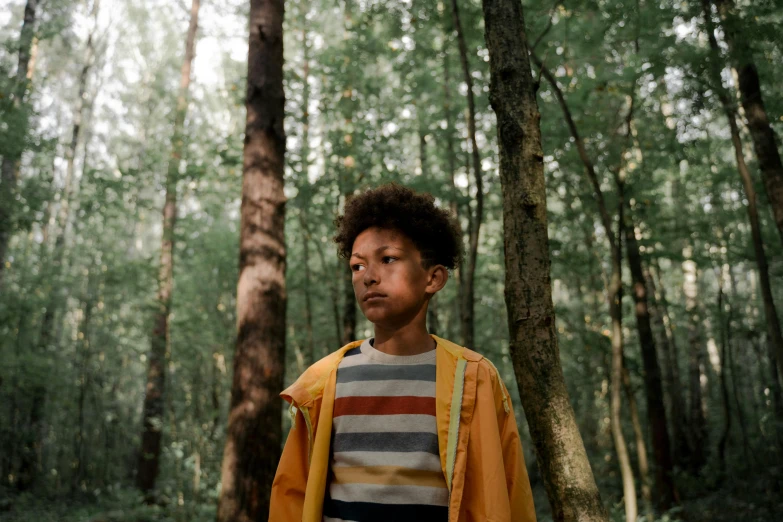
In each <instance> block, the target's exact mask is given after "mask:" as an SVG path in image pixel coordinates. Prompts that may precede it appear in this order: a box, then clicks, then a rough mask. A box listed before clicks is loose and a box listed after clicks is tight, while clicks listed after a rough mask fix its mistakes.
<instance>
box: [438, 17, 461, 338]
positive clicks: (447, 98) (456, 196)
mask: <svg viewBox="0 0 783 522" xmlns="http://www.w3.org/2000/svg"><path fill="white" fill-rule="evenodd" d="M447 20H448V17H446V16H445V15H444V24H445V25H446V26H448V22H447ZM451 32H452V31H449V30H448V28H447V29H446V30H444V33H445V34H444V38H445V39H446V40H447V41H448V37H449V34H450V33H451ZM444 48H445V49H448V48H449V46H448V45H445V44H444ZM450 84H451V72H450V68H449V54H448V51H445V52H444V55H443V113H444V119H445V121H446V129H445V133H446V140H445V141H446V168H447V170H448V173H449V182H450V184H451V201H450V202H449V208H450V210H451V213H452V215H453V216H454V220H455V222H456V224H457V227H458V230H459V233H460V234H459V237H460V240H461V238H462V223H461V222H460V212H459V207H460V204H459V202H460V191H459V189H458V188H457V184H456V183H455V181H454V174H455V172H456V169H457V167H456V162H457V157H456V153H455V151H454V120H453V117H452V107H451V90H450V89H449V85H450ZM455 276H456V280H457V299H456V311H457V314H456V317H457V320H458V322H459V324H460V328H461V324H462V320H461V310H462V302H463V295H462V294H463V284H462V279H463V277H462V270H460V269H459V268H457V269H456V270H455ZM451 325H452V321H449V326H451Z"/></svg>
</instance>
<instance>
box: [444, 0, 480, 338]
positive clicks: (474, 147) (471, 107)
mask: <svg viewBox="0 0 783 522" xmlns="http://www.w3.org/2000/svg"><path fill="white" fill-rule="evenodd" d="M451 13H452V19H453V21H454V29H455V30H456V32H457V43H458V45H459V55H460V61H461V63H462V75H463V79H464V80H465V85H466V86H467V88H468V94H467V98H468V117H467V120H468V139H469V140H470V151H471V152H470V157H471V164H472V166H473V176H474V178H475V182H476V213H475V216H473V221H472V222H473V226H471V227H470V234H469V238H468V251H467V256H466V261H467V263H466V265H465V267H464V268H463V269H462V270H461V272H460V273H461V275H462V277H463V285H462V287H463V288H462V303H461V305H462V307H461V316H462V317H461V320H462V344H464V345H465V346H467V347H468V348H471V349H474V350H475V349H477V348H476V344H475V311H474V310H475V303H474V301H475V297H474V296H475V288H474V287H475V276H476V260H477V257H478V242H479V232H480V230H481V222H482V220H483V219H484V180H483V175H482V172H481V158H480V156H479V151H478V144H477V143H476V102H475V99H474V95H473V77H472V76H471V75H470V64H469V63H468V49H467V46H466V44H465V36H464V34H463V31H462V21H461V19H460V15H459V5H458V3H457V0H451ZM468 212H470V207H468Z"/></svg>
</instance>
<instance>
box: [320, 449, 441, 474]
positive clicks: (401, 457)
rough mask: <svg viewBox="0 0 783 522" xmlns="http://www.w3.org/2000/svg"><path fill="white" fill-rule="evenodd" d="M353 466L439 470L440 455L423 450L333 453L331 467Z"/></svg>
mask: <svg viewBox="0 0 783 522" xmlns="http://www.w3.org/2000/svg"><path fill="white" fill-rule="evenodd" d="M353 466H404V467H406V468H414V469H421V470H426V471H440V472H441V473H442V472H443V468H441V465H440V455H434V454H432V453H428V452H424V451H343V452H341V453H336V454H335V455H334V460H333V462H332V468H335V467H353Z"/></svg>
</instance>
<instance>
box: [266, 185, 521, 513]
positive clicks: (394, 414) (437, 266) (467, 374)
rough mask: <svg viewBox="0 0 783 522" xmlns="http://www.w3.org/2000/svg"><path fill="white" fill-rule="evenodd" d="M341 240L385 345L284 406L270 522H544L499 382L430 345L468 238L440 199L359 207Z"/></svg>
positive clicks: (317, 370) (366, 347) (442, 345)
mask: <svg viewBox="0 0 783 522" xmlns="http://www.w3.org/2000/svg"><path fill="white" fill-rule="evenodd" d="M335 224H336V225H337V228H338V233H337V235H336V236H335V238H334V240H335V242H336V243H337V244H338V246H339V251H340V255H341V257H345V258H348V260H349V264H350V267H351V271H352V281H353V288H354V293H355V295H356V299H357V302H358V303H359V306H360V308H361V310H362V313H363V314H364V315H365V317H367V319H368V320H369V321H370V322H372V323H373V326H374V328H375V336H374V337H372V338H370V339H365V340H363V341H354V342H352V343H349V344H347V345H346V346H343V347H342V348H340V349H339V350H337V351H336V352H334V353H332V354H331V355H328V356H327V357H325V358H323V359H321V360H320V361H318V362H317V363H315V364H314V365H313V366H311V367H310V368H309V369H308V370H307V371H305V373H304V374H302V376H301V377H300V378H299V379H298V380H297V381H296V382H295V383H294V384H293V385H292V386H290V387H289V388H288V389H286V390H285V391H284V392H283V393H282V394H281V396H282V397H283V398H284V399H285V400H286V401H288V402H289V403H290V404H291V408H290V411H291V415H292V417H293V419H294V427H293V429H292V430H291V431H290V433H289V435H288V439H287V441H286V444H285V448H284V449H283V454H282V456H281V458H280V463H279V465H278V468H277V474H276V475H275V480H274V484H273V486H272V498H271V507H270V515H269V520H270V521H272V522H294V521H299V520H303V521H305V522H321V521H322V520H323V521H341V520H352V521H361V522H364V521H372V522H376V521H378V522H380V521H385V520H390V521H391V520H394V521H400V520H401V521H404V522H412V521H414V520H422V521H424V520H426V521H443V522H446V521H454V522H459V521H474V520H475V521H484V520H491V521H494V522H504V521H511V520H514V521H521V522H535V511H534V509H533V497H532V494H531V491H530V483H529V480H528V476H527V470H526V469H525V462H524V457H523V454H522V446H521V444H520V441H519V434H518V432H517V425H516V420H515V418H514V411H513V408H512V407H511V401H510V398H509V396H508V391H507V390H506V388H505V386H504V385H503V382H502V380H501V379H500V376H499V375H498V373H497V370H496V369H495V367H494V366H493V365H492V363H491V362H489V361H488V360H487V359H485V358H484V357H482V356H481V355H479V354H478V353H476V352H474V351H471V350H468V349H467V348H463V347H460V346H458V345H456V344H454V343H452V342H450V341H447V340H446V339H442V338H440V337H437V336H435V335H431V334H429V333H428V332H427V328H426V318H427V307H428V304H429V301H430V299H431V298H432V296H433V295H435V294H436V293H437V292H438V291H439V290H441V289H442V288H443V287H444V286H445V284H446V282H447V280H448V270H453V269H454V268H456V267H457V265H458V264H459V260H460V257H461V239H460V233H459V231H458V229H457V228H456V224H455V223H454V222H453V221H452V220H451V218H450V216H449V214H448V213H447V212H445V211H443V210H440V209H438V208H437V207H436V206H435V205H434V200H433V197H432V196H431V195H429V194H417V193H415V192H414V191H412V190H410V189H407V188H405V187H402V186H400V185H396V184H390V185H384V186H381V187H378V188H376V189H372V190H368V191H366V192H364V193H363V194H360V195H357V196H355V197H354V198H352V199H350V200H349V201H348V203H347V204H346V208H345V214H344V215H343V216H341V217H339V218H337V220H336V221H335Z"/></svg>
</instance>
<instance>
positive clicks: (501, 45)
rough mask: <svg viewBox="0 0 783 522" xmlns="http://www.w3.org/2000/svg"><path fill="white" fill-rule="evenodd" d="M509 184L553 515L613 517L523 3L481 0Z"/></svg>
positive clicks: (521, 339) (527, 388) (515, 314)
mask: <svg viewBox="0 0 783 522" xmlns="http://www.w3.org/2000/svg"><path fill="white" fill-rule="evenodd" d="M482 3H483V10H484V21H485V24H484V30H485V33H484V37H485V40H486V43H487V49H488V50H489V58H490V78H491V81H490V103H491V105H492V108H493V109H494V111H495V114H496V115H497V129H498V145H499V149H500V179H501V185H502V191H503V237H504V248H505V268H506V271H505V274H506V275H505V299H506V305H507V311H508V325H509V340H510V343H509V350H510V353H511V359H512V361H513V364H514V373H515V375H516V379H517V385H518V387H519V395H520V398H521V400H522V406H523V407H524V409H525V415H526V417H527V421H528V425H529V427H530V435H531V437H532V439H533V443H534V446H535V452H536V456H537V461H538V464H539V467H540V469H541V474H542V477H543V480H544V485H545V487H546V491H547V496H548V497H549V502H550V504H551V506H552V513H553V520H555V521H556V522H562V521H569V522H570V521H577V520H579V521H607V520H608V517H607V513H606V511H605V510H604V507H603V505H602V503H601V498H600V495H599V492H598V488H597V487H596V483H595V479H594V477H593V473H592V470H591V468H590V462H589V461H588V459H587V453H586V451H585V447H584V443H583V442H582V437H581V436H580V434H579V429H578V427H577V424H576V420H575V418H574V412H573V409H572V408H571V404H570V403H569V399H568V391H567V390H566V386H565V381H564V378H563V371H562V368H561V366H560V351H559V348H558V343H557V335H556V333H555V311H554V306H553V304H552V287H551V279H550V258H549V244H548V241H549V238H548V233H547V215H546V189H545V182H544V165H543V150H542V148H541V131H540V127H539V120H540V114H539V112H538V107H537V105H536V99H535V87H534V85H533V78H532V74H531V70H530V62H529V59H528V50H527V43H526V38H525V26H524V19H523V13H522V6H521V4H520V3H519V2H515V1H513V0H483V2H482Z"/></svg>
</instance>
